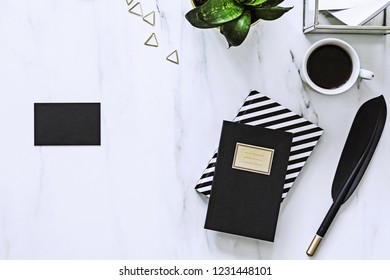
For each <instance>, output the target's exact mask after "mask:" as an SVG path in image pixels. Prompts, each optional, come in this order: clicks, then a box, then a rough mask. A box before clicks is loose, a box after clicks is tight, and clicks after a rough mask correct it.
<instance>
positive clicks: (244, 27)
mask: <svg viewBox="0 0 390 280" xmlns="http://www.w3.org/2000/svg"><path fill="white" fill-rule="evenodd" d="M250 26H251V13H250V11H249V10H245V11H244V13H243V14H242V15H241V16H240V17H239V18H237V19H235V20H232V21H230V22H227V23H225V24H223V25H222V26H221V33H222V34H223V35H224V36H225V38H226V40H227V41H228V44H229V47H231V46H239V45H241V43H242V42H244V40H245V38H246V37H247V35H248V32H249V29H250Z"/></svg>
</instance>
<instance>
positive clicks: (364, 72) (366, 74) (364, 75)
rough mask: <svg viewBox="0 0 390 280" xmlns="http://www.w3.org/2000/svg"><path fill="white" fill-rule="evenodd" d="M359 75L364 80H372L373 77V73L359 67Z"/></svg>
mask: <svg viewBox="0 0 390 280" xmlns="http://www.w3.org/2000/svg"><path fill="white" fill-rule="evenodd" d="M359 77H360V78H362V79H365V80H372V79H373V78H374V73H373V72H371V71H369V70H366V69H360V72H359Z"/></svg>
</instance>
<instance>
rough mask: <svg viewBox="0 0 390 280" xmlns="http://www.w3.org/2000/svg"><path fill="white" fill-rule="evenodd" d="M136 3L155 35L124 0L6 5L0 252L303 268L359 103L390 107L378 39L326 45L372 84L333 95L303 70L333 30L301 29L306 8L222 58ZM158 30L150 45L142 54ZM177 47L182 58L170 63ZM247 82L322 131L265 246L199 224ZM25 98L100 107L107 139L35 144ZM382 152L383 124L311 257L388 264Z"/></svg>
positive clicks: (383, 40) (174, 15) (148, 2)
mask: <svg viewBox="0 0 390 280" xmlns="http://www.w3.org/2000/svg"><path fill="white" fill-rule="evenodd" d="M135 2H136V1H134V3H135ZM140 2H141V4H142V8H143V11H144V14H146V13H148V12H151V11H153V10H154V11H156V26H154V27H153V26H150V25H148V24H146V23H145V22H143V21H142V18H140V17H137V16H135V15H131V14H129V13H128V12H127V10H128V7H127V4H126V1H125V0H94V1H85V0H68V1H55V0H38V1H26V0H21V1H10V0H0V7H1V8H0V96H1V99H0V128H1V137H0V259H308V257H306V255H305V251H306V248H307V246H308V244H309V243H310V241H311V239H312V237H313V235H314V234H315V232H316V230H317V228H318V226H319V224H320V222H321V221H322V219H323V217H324V215H325V213H326V211H327V210H328V207H329V206H330V204H331V196H330V189H331V184H332V181H333V175H334V172H335V169H336V166H337V163H338V159H339V156H340V153H341V150H342V148H343V144H344V141H345V139H346V136H347V133H348V130H349V128H350V125H351V123H352V120H353V117H354V115H355V113H356V111H357V109H358V108H359V106H360V105H361V104H363V103H364V102H365V101H366V100H368V99H370V98H373V97H375V96H377V95H379V94H383V95H384V96H385V98H387V101H388V103H389V102H390V82H389V78H388V77H389V75H390V57H389V55H390V50H389V42H388V40H389V39H388V37H386V36H366V35H360V36H353V35H344V36H336V35H335V36H334V37H337V38H341V39H344V40H346V41H347V42H349V43H350V44H352V45H353V47H355V48H356V50H357V52H358V54H359V55H360V58H361V62H362V66H363V67H365V68H367V69H370V70H372V71H374V72H375V75H376V76H375V79H374V80H373V81H365V82H362V83H361V84H360V86H359V87H358V86H357V85H356V86H355V87H353V88H352V89H351V90H349V91H348V92H346V93H344V94H342V95H338V96H333V97H330V96H324V95H320V94H317V93H315V92H313V91H311V90H309V89H307V88H306V87H304V86H303V85H302V82H301V80H300V77H299V73H298V69H299V67H300V63H301V61H302V57H303V55H304V52H305V50H306V49H307V48H308V47H309V46H310V44H311V43H313V42H315V41H316V40H319V39H321V38H324V37H329V35H304V34H303V33H302V3H301V1H286V3H285V4H284V5H285V6H287V5H294V6H295V8H294V9H293V10H292V11H291V12H289V13H288V14H286V15H285V16H284V17H283V18H282V19H280V20H278V21H276V22H261V23H260V24H258V25H257V26H255V27H254V28H252V29H251V31H250V34H249V37H248V38H247V40H246V41H245V43H244V44H243V45H242V46H240V47H238V48H231V49H227V45H226V43H225V41H224V39H223V38H222V37H221V36H220V35H219V33H218V31H217V30H199V29H195V28H193V27H191V26H190V25H189V24H188V22H187V21H186V20H185V19H184V14H185V12H186V11H188V10H189V9H190V8H191V5H190V3H189V1H186V0H181V1H168V0H160V1H152V0H140ZM152 32H154V33H155V34H156V36H157V38H158V41H159V44H160V46H159V47H158V48H152V47H146V46H144V42H145V41H146V39H147V38H148V37H149V36H150V34H151V33H152ZM175 49H177V50H178V51H179V55H180V65H175V64H173V63H170V62H167V61H166V60H165V57H166V56H167V55H168V54H169V53H171V52H172V51H173V50H175ZM251 89H257V90H259V91H261V92H262V93H264V94H266V95H268V96H269V97H271V98H273V99H274V100H276V101H278V102H279V103H281V104H283V105H284V106H287V107H289V108H290V109H291V110H293V111H295V112H297V113H300V114H302V115H303V116H304V117H306V118H307V119H309V120H311V121H312V122H315V123H317V124H318V125H320V126H321V127H322V128H323V129H324V130H325V133H324V134H323V137H322V138H321V140H320V142H319V144H318V146H317V148H316V149H315V151H314V153H313V154H312V157H311V158H310V159H309V160H308V162H307V165H306V166H305V168H304V170H303V171H302V173H301V175H300V177H299V178H298V180H297V181H296V183H295V185H294V187H293V189H292V190H291V191H290V193H289V194H288V196H287V198H286V199H285V201H284V202H283V205H282V207H281V212H280V217H279V223H278V228H277V233H276V241H275V243H269V242H263V241H256V240H252V239H248V238H243V237H237V236H233V235H227V234H222V233H216V232H211V231H206V230H204V229H203V223H204V218H205V213H206V207H207V200H206V199H204V198H203V197H202V196H200V195H199V194H198V193H197V192H196V191H194V189H193V187H194V185H195V184H196V182H197V180H198V179H199V176H200V175H201V173H202V171H203V170H204V168H205V167H206V164H207V162H208V160H209V159H210V157H211V155H212V154H213V152H214V151H215V149H216V148H217V143H218V140H219V139H218V138H219V133H220V128H221V124H222V120H224V119H226V120H231V119H232V118H233V117H234V116H235V114H236V113H237V111H238V109H239V107H240V106H241V104H242V102H243V100H244V99H245V97H246V96H247V94H248V93H249V91H250V90H251ZM34 102H101V104H102V145H101V146H100V147H34V145H33V103H34ZM389 104H390V103H389ZM389 143H390V128H389V125H386V127H385V130H384V133H383V136H382V139H381V141H380V143H379V146H378V149H377V153H376V154H375V155H374V157H373V159H372V162H371V165H370V167H369V169H368V171H367V173H366V174H365V176H364V178H363V180H362V182H361V184H360V186H359V188H358V190H357V191H356V192H355V193H354V194H353V196H352V197H351V198H350V200H349V201H348V202H347V203H346V205H345V207H343V208H342V209H341V211H340V212H339V214H338V216H337V218H336V220H335V221H334V223H333V225H332V227H331V228H330V230H329V232H328V235H327V236H326V239H325V240H324V241H323V243H322V244H321V247H320V248H319V250H318V252H317V254H316V256H315V257H314V258H313V259H390V239H389V238H388V237H389V236H390V219H389V213H390V203H389V197H390V186H389V182H390V172H388V169H389V167H388V166H389V155H390V144H389Z"/></svg>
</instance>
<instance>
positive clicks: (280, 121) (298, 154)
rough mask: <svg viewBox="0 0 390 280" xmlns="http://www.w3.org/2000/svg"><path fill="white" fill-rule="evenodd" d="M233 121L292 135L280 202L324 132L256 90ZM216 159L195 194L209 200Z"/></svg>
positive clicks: (197, 185)
mask: <svg viewBox="0 0 390 280" xmlns="http://www.w3.org/2000/svg"><path fill="white" fill-rule="evenodd" d="M234 122H239V123H244V124H247V125H254V126H262V127H265V128H269V129H276V130H281V131H287V132H291V133H293V142H292V147H291V153H290V157H289V163H288V167H287V174H286V179H285V182H284V190H283V195H282V201H283V199H284V198H285V197H286V195H287V192H288V191H289V190H290V188H291V187H292V185H293V183H294V181H295V179H296V178H297V177H298V175H299V172H300V171H301V170H302V168H303V166H304V165H305V162H306V160H307V159H308V158H309V156H310V154H311V152H312V151H313V149H314V147H315V145H316V144H317V142H318V140H319V139H320V137H321V135H322V132H323V130H322V129H321V128H319V127H318V126H316V125H314V124H313V123H311V122H309V121H307V120H306V119H304V118H302V117H300V116H299V115H297V114H295V113H293V112H291V111H290V110H289V109H287V108H285V107H283V106H281V105H280V104H279V103H277V102H275V101H272V100H271V99H269V98H268V97H267V96H265V95H264V94H261V93H259V92H257V91H252V92H251V93H250V94H249V96H248V97H247V99H246V100H245V103H244V105H243V106H242V107H241V109H240V111H239V113H238V115H237V117H236V118H235V119H234ZM216 160H217V153H215V154H214V156H213V157H212V159H211V160H210V161H209V163H208V165H207V168H206V169H205V171H204V172H203V174H202V177H201V178H200V180H199V181H198V183H197V184H196V186H195V189H196V190H197V191H198V192H200V193H202V194H204V195H206V196H208V197H209V196H210V193H211V188H212V183H213V178H214V169H215V163H216Z"/></svg>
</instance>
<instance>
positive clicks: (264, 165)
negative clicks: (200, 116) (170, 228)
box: [205, 121, 292, 241]
mask: <svg viewBox="0 0 390 280" xmlns="http://www.w3.org/2000/svg"><path fill="white" fill-rule="evenodd" d="M291 143H292V134H291V133H289V132H284V131H278V130H272V129H267V128H263V127H256V126H249V125H245V124H240V123H233V122H228V121H224V123H223V127H222V133H221V138H220V142H219V148H218V158H217V162H216V167H215V174H214V181H213V188H212V191H211V196H210V201H209V205H208V209H207V216H206V222H205V228H206V229H211V230H216V231H221V232H226V233H231V234H237V235H242V236H247V237H251V238H256V239H262V240H267V241H274V237H275V231H276V224H277V220H278V215H279V208H280V197H281V195H282V192H283V185H284V180H285V176H286V172H287V165H288V159H289V155H290V148H291Z"/></svg>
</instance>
